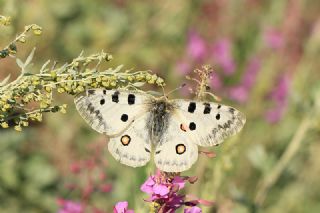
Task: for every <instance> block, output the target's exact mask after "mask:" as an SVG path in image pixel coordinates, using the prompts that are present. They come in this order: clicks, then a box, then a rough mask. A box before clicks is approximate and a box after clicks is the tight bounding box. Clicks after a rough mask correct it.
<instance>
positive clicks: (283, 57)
mask: <svg viewBox="0 0 320 213" xmlns="http://www.w3.org/2000/svg"><path fill="white" fill-rule="evenodd" d="M0 14H2V15H6V16H11V18H12V20H13V21H12V25H11V26H10V27H1V33H0V45H1V47H4V46H6V45H7V44H8V43H9V42H10V41H11V40H12V39H13V38H14V37H15V35H17V34H18V33H19V32H21V31H22V30H23V27H24V26H25V25H27V24H31V23H35V24H38V25H40V26H42V27H43V35H42V36H41V37H35V38H29V39H28V41H27V43H26V44H24V45H19V46H18V57H19V58H25V57H26V56H27V54H28V53H29V52H30V50H31V49H32V48H33V47H34V46H36V47H37V50H36V53H35V56H34V59H33V63H34V72H37V70H39V69H40V67H41V66H42V64H43V63H44V62H45V61H46V60H48V59H51V60H56V61H59V62H61V63H64V62H68V61H70V60H72V58H75V57H76V56H78V55H79V53H80V52H81V51H82V50H84V51H85V53H86V54H91V53H95V52H100V50H102V49H103V50H105V51H106V52H109V53H111V54H113V56H114V60H112V62H110V66H117V65H120V64H124V65H125V67H126V68H133V69H135V70H149V69H150V70H153V71H154V72H155V73H157V74H158V75H160V76H161V77H163V78H164V79H165V80H166V82H167V87H166V88H165V89H166V91H170V90H171V89H174V88H176V87H178V86H179V85H181V84H182V83H183V82H186V80H185V75H187V74H188V75H191V76H192V75H194V73H193V72H192V70H193V69H195V68H199V67H201V66H202V65H203V64H211V65H212V66H213V68H214V71H215V72H214V73H213V78H212V79H211V82H210V83H211V90H212V91H213V92H214V93H215V94H216V95H218V96H219V97H221V98H222V100H223V101H222V102H223V103H226V104H230V105H232V106H234V107H236V108H238V109H239V110H241V111H243V112H244V113H245V115H246V116H247V124H246V126H245V128H244V129H243V131H242V132H241V133H240V134H238V135H237V136H235V137H233V138H231V139H228V140H227V141H226V142H225V143H224V144H223V145H221V146H219V147H215V148H211V149H210V150H211V151H214V152H215V153H217V157H216V158H213V159H207V158H206V157H205V156H200V157H199V160H198V162H197V164H196V165H195V166H194V167H193V169H192V170H190V171H188V172H186V173H185V174H186V175H194V176H198V178H199V180H198V182H196V183H195V184H194V185H191V186H189V187H188V188H187V190H186V193H188V194H193V195H196V196H197V197H200V198H203V199H207V200H213V201H215V205H214V206H212V207H203V212H221V213H227V212H237V213H245V212H268V213H277V212H308V213H309V212H320V181H319V174H320V166H319V165H320V158H319V156H318V153H319V152H320V143H319V142H320V140H319V139H320V134H319V133H320V132H319V130H320V123H319V120H320V119H319V108H320V101H319V100H320V95H319V94H320V85H319V82H320V81H319V80H320V73H319V69H320V60H319V58H318V57H319V53H320V15H319V14H320V1H314V0H283V1H278V0H229V1H227V0H223V1H220V0H219V1H218V0H216V1H209V0H199V1H196V0H194V1H185V0H176V1H168V0H163V1H142V0H137V1H125V0H115V1H108V0H92V1H86V0H69V1H66V0H56V1H50V0H24V1H18V0H0ZM0 62H1V63H0V70H1V72H0V79H2V78H4V77H5V76H7V75H8V74H9V73H11V75H12V76H13V77H14V76H17V75H18V67H17V65H16V64H15V60H14V59H13V58H6V59H3V60H1V61H0ZM189 87H192V84H189V85H188V86H187V87H186V89H185V90H181V91H180V92H178V93H175V96H176V97H180V98H181V97H182V98H192V97H193V96H192V93H191V92H190V91H189V90H188V88H189ZM154 89H157V90H158V91H159V92H161V88H154ZM56 100H57V102H59V103H68V105H69V106H68V113H67V114H46V116H45V118H44V121H43V122H42V123H38V124H33V125H32V126H30V127H29V128H26V129H24V130H23V131H22V132H16V131H14V130H3V129H1V130H0V141H1V142H0V212H10V213H11V212H56V211H58V209H59V203H61V202H62V201H61V199H66V200H73V201H75V202H81V203H83V204H84V205H86V206H87V208H86V212H95V211H96V212H99V211H100V212H112V208H113V205H114V204H115V203H116V202H117V201H120V200H127V201H129V207H130V208H131V209H134V210H135V211H136V212H147V211H148V204H147V203H145V202H144V201H143V198H146V197H147V195H145V194H143V193H142V192H141V191H140V189H139V188H140V185H141V184H142V183H143V182H144V181H145V179H146V178H147V177H148V175H149V174H151V173H152V172H153V169H154V167H153V165H152V163H151V164H149V165H148V166H147V167H143V168H139V169H133V168H128V167H126V166H123V165H120V164H119V163H117V162H116V161H115V160H114V159H113V158H112V157H111V156H110V154H109V153H108V151H107V149H106V138H105V137H104V136H102V135H99V134H98V133H96V132H94V131H93V130H91V128H90V127H89V126H88V125H87V124H86V123H85V122H84V121H83V120H82V119H81V118H80V116H79V115H78V113H77V112H76V111H75V107H74V105H73V98H72V97H71V96H67V95H57V96H56ZM98 209H99V211H98Z"/></svg>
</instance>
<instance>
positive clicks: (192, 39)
mask: <svg viewBox="0 0 320 213" xmlns="http://www.w3.org/2000/svg"><path fill="white" fill-rule="evenodd" d="M187 53H188V55H189V56H190V57H191V58H193V59H195V60H202V59H203V58H204V56H205V54H206V44H205V42H204V40H203V39H202V38H201V37H200V35H199V34H198V33H197V32H195V31H191V32H190V33H189V39H188V48H187Z"/></svg>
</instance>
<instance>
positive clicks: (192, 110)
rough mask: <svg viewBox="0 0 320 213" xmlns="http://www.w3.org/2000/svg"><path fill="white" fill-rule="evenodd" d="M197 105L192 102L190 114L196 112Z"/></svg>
mask: <svg viewBox="0 0 320 213" xmlns="http://www.w3.org/2000/svg"><path fill="white" fill-rule="evenodd" d="M196 107H197V106H196V103H195V102H190V103H189V106H188V112H190V113H194V111H195V110H196Z"/></svg>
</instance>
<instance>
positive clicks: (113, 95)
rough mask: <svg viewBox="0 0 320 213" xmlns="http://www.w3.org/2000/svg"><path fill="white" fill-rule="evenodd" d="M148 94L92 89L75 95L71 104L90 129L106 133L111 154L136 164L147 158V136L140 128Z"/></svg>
mask: <svg viewBox="0 0 320 213" xmlns="http://www.w3.org/2000/svg"><path fill="white" fill-rule="evenodd" d="M152 98H153V97H152V96H150V95H148V94H145V93H139V92H134V91H122V90H121V91H118V90H102V89H92V90H88V91H87V94H86V95H80V96H78V97H77V98H76V99H75V104H76V108H77V109H78V111H79V113H80V115H81V116H82V117H83V118H84V120H85V121H86V122H87V123H88V124H89V125H90V126H91V127H92V128H93V129H95V130H96V131H98V132H100V133H105V134H106V135H108V136H109V143H108V149H109V151H110V153H111V154H112V156H113V157H114V158H115V159H116V160H118V161H120V162H121V163H123V164H125V165H128V166H132V167H138V166H143V165H145V164H146V163H147V162H148V161H149V160H150V150H151V145H150V139H149V138H148V134H147V132H146V131H144V129H145V128H146V119H147V117H148V116H149V114H150V113H149V112H148V105H149V103H150V100H151V99H152Z"/></svg>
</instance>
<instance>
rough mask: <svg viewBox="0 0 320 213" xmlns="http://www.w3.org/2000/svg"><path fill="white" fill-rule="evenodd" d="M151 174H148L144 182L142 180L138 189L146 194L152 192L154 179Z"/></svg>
mask: <svg viewBox="0 0 320 213" xmlns="http://www.w3.org/2000/svg"><path fill="white" fill-rule="evenodd" d="M153 178H154V177H153V176H150V177H149V178H148V179H147V180H146V182H144V183H143V184H142V185H141V187H140V190H141V191H143V192H145V193H147V194H152V193H153V186H154V184H155V181H154V180H153Z"/></svg>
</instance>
